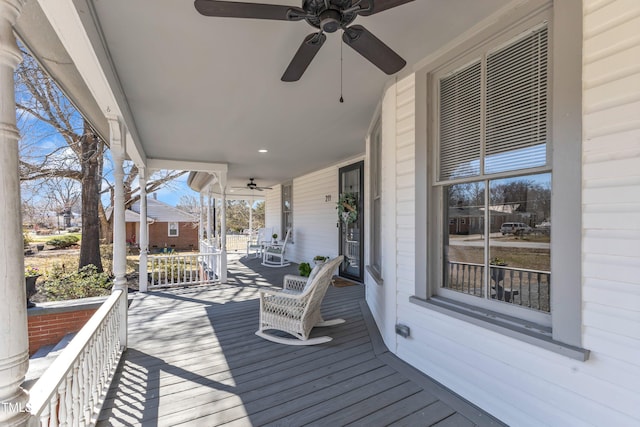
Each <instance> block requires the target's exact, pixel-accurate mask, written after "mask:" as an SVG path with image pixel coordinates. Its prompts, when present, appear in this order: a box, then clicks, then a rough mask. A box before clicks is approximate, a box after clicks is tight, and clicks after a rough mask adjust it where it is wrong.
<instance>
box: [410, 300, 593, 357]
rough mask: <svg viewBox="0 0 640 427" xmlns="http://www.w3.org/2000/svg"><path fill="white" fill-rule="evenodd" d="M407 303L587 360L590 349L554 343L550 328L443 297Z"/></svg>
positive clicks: (546, 348) (564, 354) (555, 351)
mask: <svg viewBox="0 0 640 427" xmlns="http://www.w3.org/2000/svg"><path fill="white" fill-rule="evenodd" d="M409 301H410V302H412V303H414V304H417V305H419V306H421V307H425V308H428V309H430V310H434V311H437V312H439V313H442V314H446V315H447V316H451V317H455V318H456V319H459V320H463V321H465V322H469V323H472V324H474V325H476V326H479V327H481V328H485V329H489V330H491V331H494V332H498V333H501V334H503V335H506V336H509V337H511V338H514V339H517V340H520V341H524V342H526V343H529V344H532V345H535V346H538V347H541V348H544V349H545V350H549V351H552V352H554V353H558V354H561V355H563V356H566V357H569V358H571V359H575V360H579V361H581V362H584V361H586V360H588V359H589V350H586V349H583V348H580V347H574V346H572V345H568V344H564V343H562V342H559V341H555V340H554V339H553V338H552V337H551V329H550V328H547V327H543V326H539V325H536V324H533V323H530V322H525V321H523V320H521V319H518V318H515V317H510V316H506V315H504V314H500V313H496V312H494V311H490V310H486V309H482V308H478V307H474V306H472V305H468V304H464V303H461V302H458V301H453V300H451V299H448V298H443V297H434V298H430V299H427V300H424V299H421V298H418V297H415V296H413V297H411V298H409Z"/></svg>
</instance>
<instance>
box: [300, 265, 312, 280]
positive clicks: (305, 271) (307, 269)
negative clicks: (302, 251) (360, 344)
mask: <svg viewBox="0 0 640 427" xmlns="http://www.w3.org/2000/svg"><path fill="white" fill-rule="evenodd" d="M298 272H299V273H300V275H301V276H302V277H309V274H311V265H309V263H308V262H302V263H300V265H299V266H298Z"/></svg>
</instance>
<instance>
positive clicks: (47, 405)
mask: <svg viewBox="0 0 640 427" xmlns="http://www.w3.org/2000/svg"><path fill="white" fill-rule="evenodd" d="M123 304H124V307H126V304H127V301H126V294H125V293H124V292H123V291H121V290H117V291H114V292H113V293H112V294H111V296H110V297H109V298H108V299H107V300H106V301H105V302H104V304H103V305H102V306H101V307H100V308H99V309H98V311H96V313H95V314H94V315H93V316H92V317H91V319H89V321H88V322H87V323H86V325H85V326H84V327H83V328H82V329H81V330H80V332H78V334H77V335H76V336H75V337H74V338H73V340H72V341H71V342H70V343H69V345H68V346H67V347H66V348H65V349H64V350H63V352H62V353H61V354H60V355H59V356H58V357H57V358H56V359H55V360H54V362H53V363H52V364H51V366H50V367H49V369H47V371H46V372H45V373H44V375H42V377H41V378H40V379H39V380H38V381H37V382H36V383H35V384H34V385H33V388H32V389H31V392H30V393H29V402H28V404H27V410H28V411H29V413H30V414H31V417H30V418H29V424H28V425H29V426H32V427H34V426H43V427H44V426H58V425H60V426H77V425H80V426H83V425H93V424H95V422H96V420H97V417H98V415H99V413H100V409H101V408H102V404H103V402H104V398H105V396H106V395H107V391H108V390H109V385H110V384H111V381H112V379H113V374H114V372H115V370H116V367H117V366H118V363H119V361H120V356H121V355H122V351H123V350H124V346H123V345H121V342H120V338H119V337H120V336H121V331H120V329H121V328H126V324H125V322H122V319H120V316H119V313H120V312H121V309H122V308H123V307H122V305H123Z"/></svg>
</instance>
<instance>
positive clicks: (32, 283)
mask: <svg viewBox="0 0 640 427" xmlns="http://www.w3.org/2000/svg"><path fill="white" fill-rule="evenodd" d="M40 276H41V274H40V270H38V269H37V268H36V267H27V268H25V269H24V282H25V286H26V288H27V308H31V307H35V306H36V305H35V304H34V303H32V302H31V301H29V298H31V297H32V296H34V295H35V294H36V280H38V277H40Z"/></svg>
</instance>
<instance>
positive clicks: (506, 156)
mask: <svg viewBox="0 0 640 427" xmlns="http://www.w3.org/2000/svg"><path fill="white" fill-rule="evenodd" d="M549 62H550V58H549V30H548V28H547V24H546V23H545V24H542V25H539V26H537V27H536V28H533V29H531V30H529V31H527V32H526V33H524V34H521V35H520V36H518V37H517V38H515V39H511V40H509V41H508V42H507V43H505V44H502V45H500V46H487V47H486V48H484V49H479V50H478V51H475V52H474V53H473V54H471V55H469V56H466V57H464V58H462V59H461V60H459V61H457V62H456V63H455V64H452V65H451V66H449V67H447V66H445V67H443V68H442V69H441V70H439V71H438V72H436V73H434V78H433V79H432V84H433V88H432V90H433V91H434V92H435V93H436V94H437V96H436V97H435V100H434V104H435V105H433V108H434V111H436V114H435V117H436V120H435V122H436V123H435V124H436V126H435V132H434V140H435V146H434V154H435V160H436V165H435V166H436V167H435V171H436V172H435V177H434V180H433V183H434V188H435V192H436V193H437V194H438V195H439V197H438V198H437V199H438V200H439V205H440V207H439V211H440V214H439V218H438V225H437V227H438V228H439V230H440V233H439V234H440V236H439V253H440V257H439V259H440V260H441V265H439V266H438V267H439V276H440V282H439V286H438V289H437V291H436V292H435V293H436V294H438V295H442V296H446V297H449V298H451V299H456V300H460V301H462V302H466V303H470V304H474V305H479V306H481V307H485V308H487V309H490V310H493V311H498V312H503V313H506V314H511V315H518V316H520V317H524V318H527V319H528V320H532V321H536V322H538V323H542V324H547V325H550V323H551V321H550V316H549V315H548V314H549V313H550V301H551V300H550V294H551V292H552V288H551V283H552V281H551V278H552V273H551V267H550V265H551V262H550V259H551V257H550V247H551V245H550V243H551V242H550V232H549V230H550V220H551V184H552V170H551V155H550V154H551V147H550V137H549V129H550V107H549V105H550V103H549V98H550V96H549V88H550V84H549V78H548V76H549V65H550V64H549Z"/></svg>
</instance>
